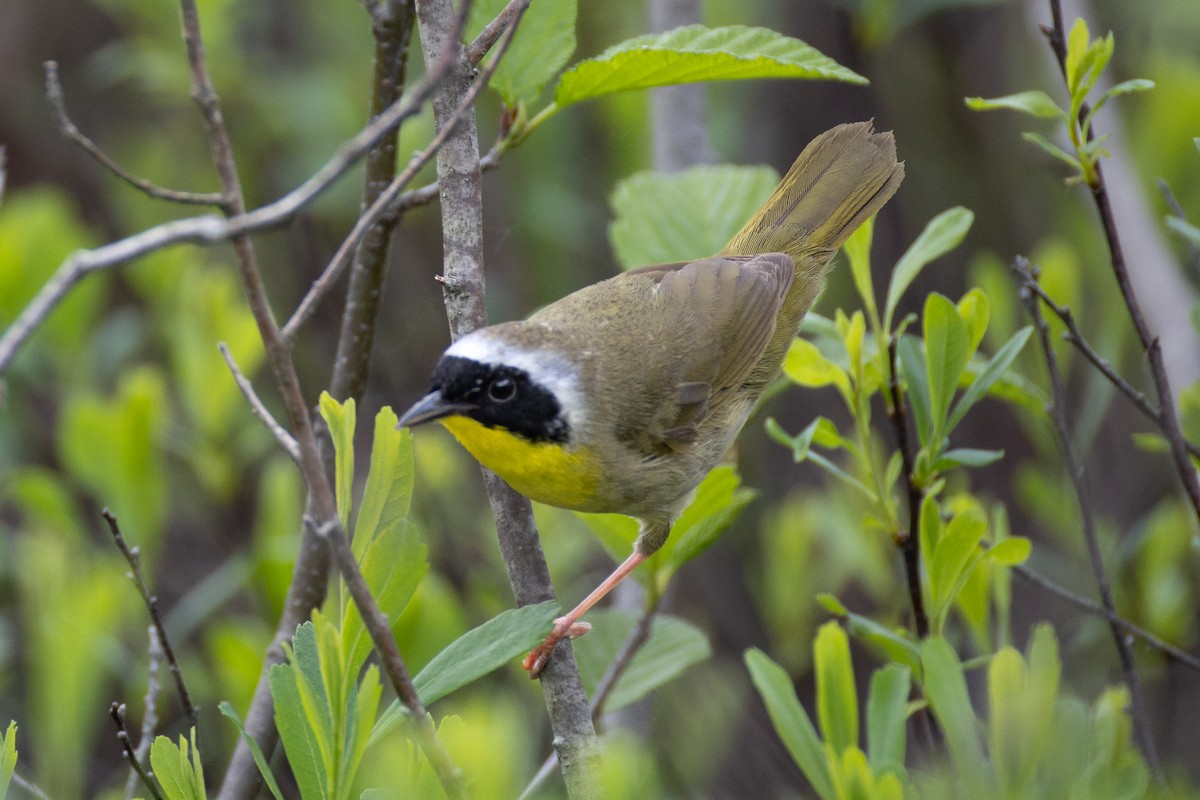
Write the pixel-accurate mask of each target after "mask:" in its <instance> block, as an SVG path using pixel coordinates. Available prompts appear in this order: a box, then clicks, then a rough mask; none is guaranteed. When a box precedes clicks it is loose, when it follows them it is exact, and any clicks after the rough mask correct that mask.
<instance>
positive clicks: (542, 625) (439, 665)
mask: <svg viewBox="0 0 1200 800" xmlns="http://www.w3.org/2000/svg"><path fill="white" fill-rule="evenodd" d="M558 614H559V608H558V604H557V603H555V602H554V601H552V600H547V601H546V602H544V603H538V604H537V605H533V606H524V607H523V608H510V609H508V610H507V611H503V612H501V613H500V614H497V615H496V616H495V617H493V618H492V619H490V620H488V621H487V622H485V623H483V624H482V625H480V626H478V627H476V628H472V629H471V630H469V631H467V632H466V633H464V634H463V635H462V636H460V637H458V638H457V639H455V640H454V642H452V643H451V644H450V646H449V647H447V648H446V649H445V650H443V651H442V652H440V653H438V654H437V655H436V656H434V657H433V660H431V661H430V662H429V663H428V664H426V665H425V668H424V669H423V670H421V671H420V672H419V673H417V676H416V677H415V678H413V687H414V688H415V689H416V690H417V694H418V695H420V697H421V702H422V703H424V704H425V705H427V706H428V705H431V704H432V703H433V702H434V701H436V700H439V699H441V698H442V697H445V696H446V695H448V694H450V692H453V691H454V690H455V689H458V688H460V687H462V686H466V685H467V684H468V683H470V682H471V681H474V680H477V679H479V678H482V677H483V676H484V675H486V674H488V673H489V672H491V671H492V670H494V669H496V668H497V667H502V666H504V665H505V664H507V663H509V662H511V661H513V660H514V659H516V658H518V657H520V656H523V655H524V654H525V653H526V652H527V651H528V650H530V649H532V648H533V647H536V646H537V645H538V644H540V643H541V641H542V640H543V639H545V638H546V635H547V634H549V633H550V629H551V628H553V627H554V625H553V622H554V618H555V617H556V616H558Z"/></svg>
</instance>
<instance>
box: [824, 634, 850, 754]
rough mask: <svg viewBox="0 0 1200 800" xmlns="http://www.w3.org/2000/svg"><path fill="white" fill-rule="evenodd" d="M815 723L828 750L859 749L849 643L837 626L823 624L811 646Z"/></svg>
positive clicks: (839, 751)
mask: <svg viewBox="0 0 1200 800" xmlns="http://www.w3.org/2000/svg"><path fill="white" fill-rule="evenodd" d="M813 671H814V672H815V673H816V679H817V720H818V723H819V724H820V726H821V735H822V736H823V737H824V740H825V744H826V746H827V747H832V748H833V752H835V753H841V752H843V751H845V750H847V749H849V748H852V747H855V748H856V747H858V690H857V689H856V688H855V685H854V665H853V664H852V663H851V662H850V640H849V639H847V638H846V632H845V631H843V630H842V628H841V626H839V625H838V624H837V623H836V622H826V623H825V624H824V625H822V626H821V627H820V629H819V630H818V631H817V638H816V641H814V642H813Z"/></svg>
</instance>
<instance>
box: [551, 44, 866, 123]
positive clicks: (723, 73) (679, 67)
mask: <svg viewBox="0 0 1200 800" xmlns="http://www.w3.org/2000/svg"><path fill="white" fill-rule="evenodd" d="M750 78H810V79H813V78H815V79H825V80H837V81H846V82H848V83H859V84H865V83H867V79H866V78H864V77H862V76H861V75H858V74H857V73H855V72H852V71H851V70H848V69H846V68H845V67H843V66H841V65H839V64H838V63H837V62H836V61H834V60H833V59H831V58H829V57H828V56H825V55H822V54H821V53H820V52H818V51H817V50H816V49H815V48H813V47H810V46H809V45H807V44H805V43H804V42H801V41H800V40H798V39H792V38H789V37H787V36H783V35H782V34H779V33H776V32H775V31H773V30H769V29H767V28H748V27H745V26H742V25H733V26H730V27H725V28H706V27H704V26H703V25H689V26H687V27H683V28H676V29H675V30H673V31H668V32H666V33H661V34H651V35H648V36H638V37H635V38H633V39H629V40H627V41H625V42H622V43H621V44H618V45H615V46H613V47H610V48H609V49H608V50H605V51H604V52H603V53H601V54H600V55H599V56H597V57H596V58H592V59H588V60H587V61H582V62H580V63H579V64H576V65H575V66H574V67H572V68H571V69H569V70H567V72H566V73H564V74H563V76H562V77H561V78H560V79H559V82H558V88H557V89H556V90H555V92H554V102H555V103H556V104H557V105H558V106H559V107H565V106H568V105H570V104H572V103H578V102H580V101H582V100H588V99H590V98H593V97H600V96H601V95H606V94H611V93H613V92H623V91H627V90H630V89H646V88H650V87H653V86H670V85H673V84H679V83H695V82H697V81H733V80H746V79H750Z"/></svg>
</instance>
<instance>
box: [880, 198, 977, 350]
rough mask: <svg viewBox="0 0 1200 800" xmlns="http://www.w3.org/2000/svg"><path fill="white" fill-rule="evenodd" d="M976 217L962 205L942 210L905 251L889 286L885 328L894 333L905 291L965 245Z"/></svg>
mask: <svg viewBox="0 0 1200 800" xmlns="http://www.w3.org/2000/svg"><path fill="white" fill-rule="evenodd" d="M974 220H975V215H974V214H973V213H971V212H970V211H969V210H967V209H965V208H963V207H962V206H956V207H954V208H951V209H948V210H946V211H943V212H942V213H941V214H938V215H937V216H936V217H934V218H933V219H931V220H930V221H929V224H928V225H926V226H925V230H923V231H921V235H920V236H918V237H917V240H916V241H915V242H913V243H912V245H911V246H910V247H909V248H908V250H906V251H905V252H904V255H902V256H901V257H900V260H899V261H897V262H896V268H895V269H894V270H893V271H892V280H891V283H890V284H889V285H888V292H887V302H886V303H885V304H884V311H883V327H884V330H885V331H888V332H891V330H892V317H893V315H894V314H895V312H896V306H897V304H899V302H900V297H901V296H902V295H903V294H904V292H905V290H906V289H908V287H909V286H910V285H911V284H912V282H913V280H915V279H916V277H917V275H918V274H920V272H921V270H923V269H924V268H925V267H926V265H928V264H929V263H930V262H931V261H933V260H935V259H937V258H940V257H941V256H944V255H945V254H946V253H949V252H950V251H951V250H953V249H954V248H956V247H958V245H959V244H960V243H961V242H962V240H963V237H965V236H966V235H967V231H969V230H970V229H971V223H972V222H974Z"/></svg>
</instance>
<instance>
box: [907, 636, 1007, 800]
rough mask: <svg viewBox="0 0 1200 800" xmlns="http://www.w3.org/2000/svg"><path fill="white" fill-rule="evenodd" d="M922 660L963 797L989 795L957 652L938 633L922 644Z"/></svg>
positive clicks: (927, 688) (927, 693)
mask: <svg viewBox="0 0 1200 800" xmlns="http://www.w3.org/2000/svg"><path fill="white" fill-rule="evenodd" d="M921 663H922V665H923V666H924V671H925V696H926V697H927V698H928V699H929V705H930V707H931V708H932V709H933V713H934V714H935V715H936V716H937V719H938V722H940V723H941V725H942V730H943V731H945V733H946V738H945V742H946V746H947V747H948V748H949V750H950V757H951V759H952V760H953V762H954V766H955V771H956V772H957V774H958V775H959V778H960V779H961V780H962V782H963V785H964V787H965V788H966V791H965V793H964V794H963V796H964V797H990V796H991V793H990V792H989V791H988V780H987V766H986V765H987V760H986V759H985V758H984V757H983V748H982V747H981V746H980V742H979V735H978V733H977V732H976V728H975V724H976V716H975V710H974V709H973V708H971V698H970V696H969V695H968V694H967V681H966V678H965V677H964V675H963V668H962V663H961V662H960V661H959V659H958V654H957V653H955V652H954V648H952V647H951V646H950V645H949V643H947V642H946V640H945V639H943V638H942V637H940V636H930V637H929V638H928V639H926V640H925V641H924V642H922V643H921Z"/></svg>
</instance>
